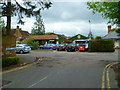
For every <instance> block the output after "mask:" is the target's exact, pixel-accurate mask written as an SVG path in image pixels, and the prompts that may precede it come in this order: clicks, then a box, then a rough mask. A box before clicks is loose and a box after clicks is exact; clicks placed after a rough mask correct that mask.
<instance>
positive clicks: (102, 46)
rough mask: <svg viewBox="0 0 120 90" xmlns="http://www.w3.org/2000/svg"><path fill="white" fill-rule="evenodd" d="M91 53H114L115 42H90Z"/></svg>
mask: <svg viewBox="0 0 120 90" xmlns="http://www.w3.org/2000/svg"><path fill="white" fill-rule="evenodd" d="M88 51H89V52H114V51H115V49H114V41H113V40H110V39H109V40H108V39H101V40H91V41H90V42H89V48H88Z"/></svg>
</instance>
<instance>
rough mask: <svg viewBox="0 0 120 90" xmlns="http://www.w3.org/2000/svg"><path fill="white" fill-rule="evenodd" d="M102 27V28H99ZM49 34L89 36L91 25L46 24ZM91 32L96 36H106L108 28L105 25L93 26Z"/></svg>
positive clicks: (76, 23) (84, 23) (79, 23)
mask: <svg viewBox="0 0 120 90" xmlns="http://www.w3.org/2000/svg"><path fill="white" fill-rule="evenodd" d="M99 27H101V28H99ZM45 28H46V30H48V31H47V32H51V31H52V32H53V31H54V32H55V33H59V34H65V35H67V36H73V35H76V34H82V35H85V36H87V35H88V33H89V31H90V25H89V23H86V22H84V21H81V22H56V23H47V24H45ZM91 31H92V33H93V35H94V36H99V35H100V36H101V35H102V36H104V35H106V34H107V27H106V24H105V23H100V24H91Z"/></svg>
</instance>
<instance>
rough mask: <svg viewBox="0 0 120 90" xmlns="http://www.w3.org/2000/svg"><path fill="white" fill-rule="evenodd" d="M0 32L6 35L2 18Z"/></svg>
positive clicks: (0, 19)
mask: <svg viewBox="0 0 120 90" xmlns="http://www.w3.org/2000/svg"><path fill="white" fill-rule="evenodd" d="M0 33H2V36H5V35H6V28H5V22H4V20H3V19H2V18H0Z"/></svg>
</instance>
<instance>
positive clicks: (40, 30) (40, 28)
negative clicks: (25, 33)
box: [31, 15, 45, 35]
mask: <svg viewBox="0 0 120 90" xmlns="http://www.w3.org/2000/svg"><path fill="white" fill-rule="evenodd" d="M31 34H32V35H44V34H45V28H44V24H43V20H42V19H41V16H40V15H38V16H36V22H35V23H34V27H33V28H32V32H31Z"/></svg>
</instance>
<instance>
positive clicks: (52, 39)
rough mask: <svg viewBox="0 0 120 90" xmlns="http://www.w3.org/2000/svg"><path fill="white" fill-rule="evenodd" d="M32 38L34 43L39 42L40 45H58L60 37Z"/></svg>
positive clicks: (42, 36)
mask: <svg viewBox="0 0 120 90" xmlns="http://www.w3.org/2000/svg"><path fill="white" fill-rule="evenodd" d="M32 38H33V39H34V41H38V42H39V45H43V44H47V43H54V44H58V39H59V37H58V35H56V34H55V35H33V36H32Z"/></svg>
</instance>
